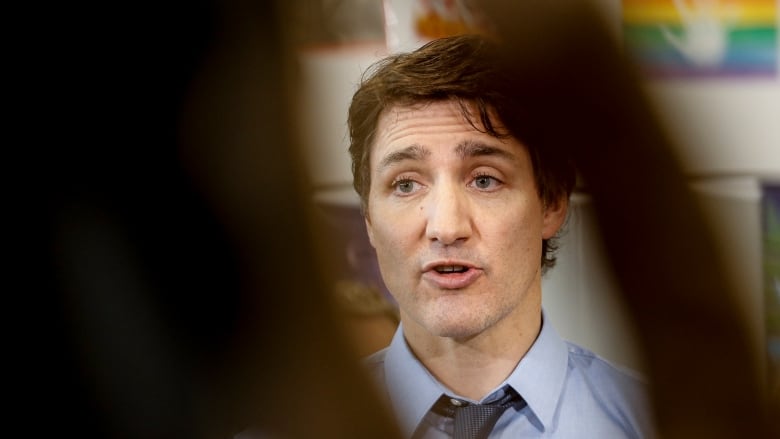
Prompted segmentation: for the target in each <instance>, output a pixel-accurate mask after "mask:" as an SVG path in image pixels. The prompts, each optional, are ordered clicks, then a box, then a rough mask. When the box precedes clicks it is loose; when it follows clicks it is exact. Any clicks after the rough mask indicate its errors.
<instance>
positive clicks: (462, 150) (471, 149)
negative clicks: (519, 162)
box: [455, 140, 516, 161]
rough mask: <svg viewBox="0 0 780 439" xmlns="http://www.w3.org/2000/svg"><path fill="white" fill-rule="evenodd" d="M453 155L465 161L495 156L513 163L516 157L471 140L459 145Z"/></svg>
mask: <svg viewBox="0 0 780 439" xmlns="http://www.w3.org/2000/svg"><path fill="white" fill-rule="evenodd" d="M455 153H456V154H458V156H460V158H461V159H463V160H465V159H467V158H471V157H484V156H496V157H500V158H504V159H507V160H509V161H515V160H516V157H515V155H514V154H512V153H511V152H509V151H507V150H504V149H501V148H496V147H495V146H490V145H487V144H485V143H482V142H475V141H473V140H466V141H464V142H462V143H460V144H459V145H458V146H457V147H456V148H455Z"/></svg>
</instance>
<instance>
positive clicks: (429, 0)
mask: <svg viewBox="0 0 780 439" xmlns="http://www.w3.org/2000/svg"><path fill="white" fill-rule="evenodd" d="M478 4H479V2H476V1H473V0H460V1H458V0H416V1H415V2H414V4H413V6H414V8H413V16H414V17H413V21H414V29H415V32H416V34H417V37H419V38H421V39H423V40H432V39H435V38H441V37H447V36H452V35H461V34H466V33H484V32H488V30H489V26H488V22H487V19H486V17H485V15H484V14H483V13H482V12H481V10H480V9H479V8H478Z"/></svg>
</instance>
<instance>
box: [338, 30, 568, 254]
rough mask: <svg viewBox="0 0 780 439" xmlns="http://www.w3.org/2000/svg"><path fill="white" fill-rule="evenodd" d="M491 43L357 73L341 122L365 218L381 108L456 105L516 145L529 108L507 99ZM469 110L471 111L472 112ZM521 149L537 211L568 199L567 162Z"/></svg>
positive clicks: (447, 44)
mask: <svg viewBox="0 0 780 439" xmlns="http://www.w3.org/2000/svg"><path fill="white" fill-rule="evenodd" d="M496 44H497V43H495V42H494V41H493V40H490V39H489V38H488V37H485V36H480V35H459V36H454V37H447V38H441V39H437V40H433V41H431V42H429V43H427V44H425V45H424V46H422V47H420V48H419V49H417V50H415V51H413V52H409V53H399V54H394V55H391V56H388V57H387V58H384V59H382V60H380V61H378V62H376V63H375V64H373V65H372V66H371V67H370V68H369V69H368V70H367V71H366V72H365V73H364V75H363V78H362V80H361V83H360V86H359V88H358V90H357V91H356V92H355V94H354V96H353V98H352V103H351V105H350V107H349V118H348V124H349V135H350V146H349V152H350V155H351V156H352V174H353V178H354V180H353V184H354V187H355V190H356V191H357V193H358V194H359V195H360V200H361V206H362V208H363V212H364V214H366V215H368V214H369V212H368V193H369V189H370V185H371V184H370V183H371V170H370V165H369V159H370V156H371V147H372V145H373V142H374V137H375V135H376V127H377V123H378V120H379V117H380V115H381V114H382V113H383V112H384V111H385V110H388V109H390V108H392V107H394V106H396V105H412V104H421V103H427V102H435V101H443V100H455V101H457V102H458V103H459V104H460V106H461V109H462V110H463V115H464V117H465V118H466V120H468V121H469V123H471V124H472V125H473V126H474V128H475V129H478V130H480V131H483V132H485V133H487V134H489V135H491V136H494V137H497V138H505V137H508V136H514V137H515V138H517V139H518V140H520V141H521V142H522V135H521V134H522V132H523V130H524V127H523V114H525V113H526V112H527V111H530V110H529V109H527V108H526V107H525V106H524V105H523V103H522V102H517V100H514V99H511V98H510V97H509V96H511V93H510V92H509V91H510V90H511V87H512V86H513V81H512V80H511V78H508V77H507V76H506V75H505V74H503V72H502V70H501V69H500V68H499V67H498V65H497V62H496V61H497V58H496V57H497V55H498V52H497V49H498V47H497V45H496ZM472 105H473V106H472ZM470 108H475V109H476V113H477V114H473V112H472V111H471V110H470ZM496 119H497V120H496ZM502 126H504V127H506V130H508V131H505V130H504V129H502V128H501V127H502ZM526 147H527V148H528V151H529V153H530V156H531V163H532V165H533V168H534V178H535V182H536V187H537V191H538V193H539V197H540V198H541V199H542V202H543V203H544V205H545V206H550V205H554V204H555V203H557V202H558V201H559V200H560V199H561V198H562V197H564V196H568V195H569V194H570V193H571V191H572V188H573V186H574V181H575V174H574V168H573V166H572V165H571V162H570V161H569V160H567V159H565V158H562V157H560V155H559V154H557V152H555V151H547V150H545V149H544V148H541V147H539V146H535V145H533V144H526ZM555 248H556V245H555V242H554V240H552V239H550V240H544V241H543V245H542V267H543V268H544V269H546V268H549V267H552V266H553V265H554V264H555V256H554V254H553V253H554V251H555Z"/></svg>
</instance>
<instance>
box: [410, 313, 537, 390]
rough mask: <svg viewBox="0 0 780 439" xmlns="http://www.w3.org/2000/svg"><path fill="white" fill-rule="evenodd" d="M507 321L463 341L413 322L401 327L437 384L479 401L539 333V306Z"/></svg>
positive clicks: (519, 358) (498, 381)
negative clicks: (437, 334)
mask: <svg viewBox="0 0 780 439" xmlns="http://www.w3.org/2000/svg"><path fill="white" fill-rule="evenodd" d="M507 317H508V318H505V319H503V320H502V321H501V322H498V323H497V324H496V325H494V326H492V327H490V328H488V329H487V330H485V331H483V332H481V333H479V334H476V335H474V336H472V337H469V338H465V339H454V338H449V337H439V336H435V335H432V334H430V333H428V332H427V331H425V330H424V328H420V327H418V326H416V325H415V324H414V323H413V322H411V324H409V325H407V324H406V323H405V324H404V336H405V337H406V340H407V343H408V344H409V346H410V348H411V349H412V351H413V352H414V354H415V355H416V356H417V358H418V359H419V360H420V362H421V363H422V364H423V365H425V367H426V368H427V369H428V371H429V372H431V374H432V375H433V376H434V377H436V379H437V380H439V381H440V382H441V383H442V384H444V385H445V386H447V387H448V388H449V389H451V390H452V391H454V392H455V393H457V394H458V395H461V396H464V397H467V398H469V399H472V400H476V401H479V400H481V399H482V398H484V397H485V396H487V394H488V393H489V392H490V391H491V390H493V389H495V388H496V386H498V385H499V384H501V383H502V382H503V381H504V380H506V379H507V377H509V375H510V374H511V373H512V371H513V370H514V369H515V367H517V364H518V363H519V362H520V360H521V359H522V358H523V357H524V356H525V354H526V353H527V352H528V350H529V349H530V348H531V345H533V343H534V341H535V340H536V337H537V336H538V335H539V331H540V330H541V324H542V318H541V304H539V305H538V306H532V307H527V308H526V307H520V308H519V309H517V310H516V313H514V315H511V316H507ZM402 320H403V319H402Z"/></svg>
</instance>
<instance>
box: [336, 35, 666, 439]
mask: <svg viewBox="0 0 780 439" xmlns="http://www.w3.org/2000/svg"><path fill="white" fill-rule="evenodd" d="M494 51H495V46H494V45H493V43H491V42H490V41H488V40H487V39H485V38H483V37H479V36H459V37H451V38H445V39H441V40H436V41H433V42H431V43H429V44H427V45H425V46H423V47H421V48H420V49H418V50H416V51H414V52H412V53H408V54H398V55H394V56H391V57H389V58H387V59H385V60H383V61H382V62H380V63H378V64H377V65H375V66H374V68H373V70H372V71H371V74H370V75H368V76H367V77H365V78H364V79H363V81H362V83H361V84H360V87H359V89H358V90H357V92H356V93H355V95H354V97H353V100H352V104H351V106H350V110H349V128H350V137H351V145H350V154H351V156H352V162H353V173H354V185H355V189H356V190H357V192H358V194H359V195H360V197H361V201H362V207H363V210H364V215H365V221H366V226H367V229H368V234H369V238H370V241H371V244H372V245H373V246H374V248H375V249H376V252H377V257H378V260H379V265H380V268H381V272H382V276H383V278H384V280H385V283H386V285H387V287H388V289H389V290H390V292H391V293H392V294H393V296H394V297H395V299H396V301H397V302H398V305H399V308H400V317H401V325H400V327H399V329H398V331H397V333H396V335H395V337H394V339H393V341H392V342H391V344H390V346H389V347H388V348H386V349H385V350H382V351H380V352H378V353H376V354H374V355H372V356H371V357H369V358H368V359H367V363H368V366H369V367H370V370H371V372H372V373H373V374H374V375H375V376H376V378H377V380H378V382H379V384H380V385H381V386H382V388H383V389H384V390H385V394H386V396H387V399H388V403H389V405H390V407H391V409H392V411H393V412H394V414H395V415H396V417H397V420H398V422H399V425H400V427H401V429H402V431H403V433H404V435H405V436H406V437H415V438H447V437H455V438H465V437H488V435H490V437H491V438H492V437H512V438H516V437H576V438H588V437H593V438H621V437H629V438H642V437H651V436H652V431H651V427H652V426H651V422H650V420H649V415H648V412H647V401H646V396H645V387H644V384H643V382H642V381H641V380H640V379H638V378H637V377H636V376H635V375H634V374H632V373H630V372H628V371H625V370H622V369H619V368H617V367H615V366H612V365H611V364H609V363H608V362H606V361H605V360H603V359H601V358H599V357H598V356H596V355H594V354H593V353H591V352H589V351H587V350H585V349H583V348H581V347H578V346H576V345H574V344H571V343H567V342H564V341H562V340H561V339H560V338H559V336H558V335H557V334H556V333H555V330H554V329H553V327H552V326H551V324H550V322H549V321H547V320H545V318H544V314H543V312H542V308H541V294H542V291H541V278H542V274H543V273H544V271H545V270H546V269H548V268H550V267H552V266H553V264H554V262H555V257H554V254H553V252H554V250H555V244H554V239H555V236H556V234H557V233H558V231H559V229H560V228H561V226H562V224H563V222H564V220H565V218H566V212H567V207H568V198H569V195H570V193H571V191H572V188H573V186H574V180H575V178H574V170H573V168H572V166H571V164H570V162H569V161H568V160H567V159H566V158H565V157H563V156H560V155H559V154H558V153H557V152H555V151H553V150H549V149H543V148H540V147H538V145H531V144H525V143H523V142H522V133H523V129H524V127H523V114H524V113H527V112H528V111H532V110H533V109H528V108H524V107H523V106H522V105H523V104H522V102H516V101H513V100H511V99H509V98H507V97H506V96H508V93H507V90H508V89H509V87H511V86H512V81H511V78H507V77H505V76H503V75H502V74H501V71H500V70H499V69H494V68H493V67H492V66H493V65H494V63H493V62H492V61H493V56H494ZM483 421H484V422H483Z"/></svg>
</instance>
